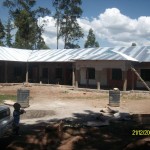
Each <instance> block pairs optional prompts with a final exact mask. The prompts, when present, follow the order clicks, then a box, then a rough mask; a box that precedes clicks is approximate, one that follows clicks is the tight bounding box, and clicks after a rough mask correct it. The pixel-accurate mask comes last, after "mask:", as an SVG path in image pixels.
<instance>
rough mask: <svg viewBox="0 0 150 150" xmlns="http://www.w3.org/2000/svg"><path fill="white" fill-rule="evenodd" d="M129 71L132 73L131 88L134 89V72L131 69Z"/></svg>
mask: <svg viewBox="0 0 150 150" xmlns="http://www.w3.org/2000/svg"><path fill="white" fill-rule="evenodd" d="M131 73H132V90H134V72H133V71H131Z"/></svg>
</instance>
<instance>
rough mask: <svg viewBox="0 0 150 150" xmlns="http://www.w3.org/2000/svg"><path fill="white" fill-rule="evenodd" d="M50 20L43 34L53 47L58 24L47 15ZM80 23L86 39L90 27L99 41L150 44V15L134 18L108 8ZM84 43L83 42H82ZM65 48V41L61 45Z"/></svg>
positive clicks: (79, 20) (115, 44) (117, 43)
mask: <svg viewBox="0 0 150 150" xmlns="http://www.w3.org/2000/svg"><path fill="white" fill-rule="evenodd" d="M44 19H46V20H48V22H47V25H46V26H45V32H44V34H43V37H44V39H45V40H46V43H47V44H48V45H49V46H50V47H51V48H56V26H55V20H54V19H53V18H52V17H45V18H44ZM78 23H79V25H80V26H81V28H82V30H83V31H84V33H85V37H84V41H85V39H86V36H87V34H88V31H89V29H90V28H92V29H93V30H94V33H95V35H96V38H97V41H99V43H100V45H102V46H108V45H103V43H101V41H106V43H109V45H112V46H130V45H131V43H133V42H134V43H136V44H138V45H149V44H150V42H149V41H150V16H140V17H139V18H137V19H132V18H130V17H128V16H125V15H123V14H122V13H121V12H120V10H119V9H117V8H109V9H106V10H105V12H104V13H102V14H100V15H99V16H98V17H96V18H93V19H92V20H89V19H88V18H81V19H78ZM84 41H83V40H82V42H84ZM82 45H83V44H82ZM59 47H61V48H63V41H62V40H60V46H59Z"/></svg>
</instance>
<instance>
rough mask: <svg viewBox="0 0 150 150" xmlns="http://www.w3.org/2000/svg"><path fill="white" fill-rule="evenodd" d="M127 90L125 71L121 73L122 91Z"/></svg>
mask: <svg viewBox="0 0 150 150" xmlns="http://www.w3.org/2000/svg"><path fill="white" fill-rule="evenodd" d="M126 90H127V71H123V91H126Z"/></svg>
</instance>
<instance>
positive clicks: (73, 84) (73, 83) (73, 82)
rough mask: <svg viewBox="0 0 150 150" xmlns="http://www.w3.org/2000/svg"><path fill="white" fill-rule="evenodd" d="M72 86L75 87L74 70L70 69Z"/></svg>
mask: <svg viewBox="0 0 150 150" xmlns="http://www.w3.org/2000/svg"><path fill="white" fill-rule="evenodd" d="M72 86H75V68H74V67H73V68H72Z"/></svg>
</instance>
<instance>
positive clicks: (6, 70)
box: [5, 62, 7, 83]
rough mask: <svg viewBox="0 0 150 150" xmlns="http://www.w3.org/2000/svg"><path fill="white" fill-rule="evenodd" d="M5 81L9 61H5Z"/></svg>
mask: <svg viewBox="0 0 150 150" xmlns="http://www.w3.org/2000/svg"><path fill="white" fill-rule="evenodd" d="M5 82H6V83H7V62H5Z"/></svg>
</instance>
